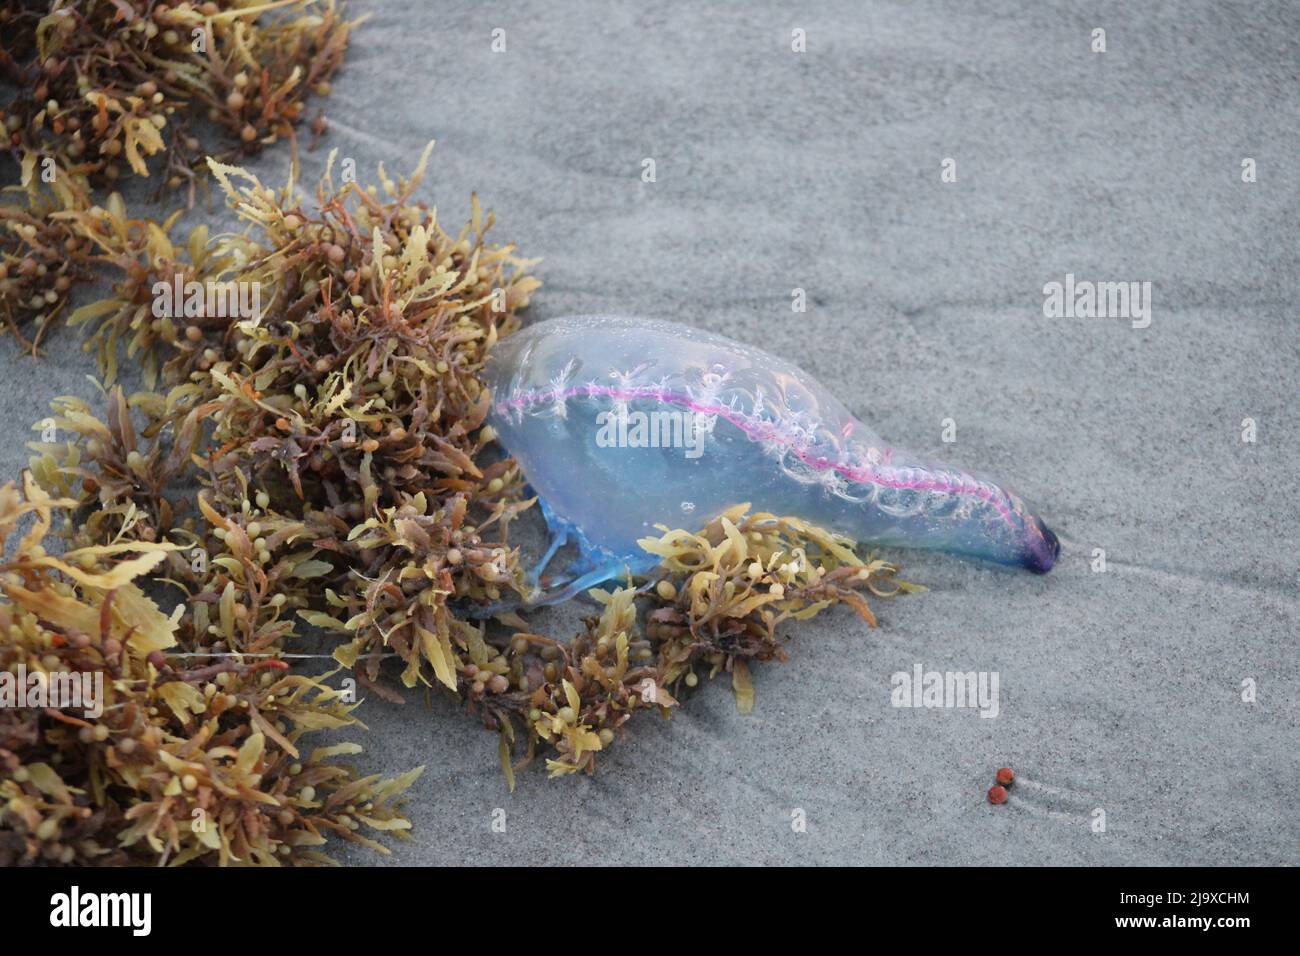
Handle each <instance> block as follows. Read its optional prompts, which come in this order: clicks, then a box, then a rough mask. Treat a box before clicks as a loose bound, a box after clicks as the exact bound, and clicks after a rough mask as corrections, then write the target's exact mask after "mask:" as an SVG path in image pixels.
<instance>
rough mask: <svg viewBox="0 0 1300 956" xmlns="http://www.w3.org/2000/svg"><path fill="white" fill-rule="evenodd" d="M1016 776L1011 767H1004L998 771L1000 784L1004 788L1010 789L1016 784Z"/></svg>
mask: <svg viewBox="0 0 1300 956" xmlns="http://www.w3.org/2000/svg"><path fill="white" fill-rule="evenodd" d="M1015 780H1016V774H1015V771H1013V770H1012V769H1011V768H1010V767H1003V768H1002V769H1000V770H999V771H998V783H1000V784H1002V786H1004V787H1009V786H1011V784H1013V783H1015Z"/></svg>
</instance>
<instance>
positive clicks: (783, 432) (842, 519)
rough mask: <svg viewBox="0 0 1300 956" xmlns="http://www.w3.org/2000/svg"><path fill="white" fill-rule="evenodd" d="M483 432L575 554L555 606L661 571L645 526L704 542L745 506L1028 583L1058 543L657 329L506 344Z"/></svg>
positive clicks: (823, 405)
mask: <svg viewBox="0 0 1300 956" xmlns="http://www.w3.org/2000/svg"><path fill="white" fill-rule="evenodd" d="M487 380H488V384H489V386H490V387H491V388H492V391H493V400H492V411H491V414H490V421H491V423H492V425H493V427H494V428H495V430H496V432H497V434H498V436H499V437H500V440H501V442H502V443H503V444H504V446H505V448H506V449H507V450H508V451H509V452H510V454H511V455H513V456H514V458H515V459H516V461H518V463H519V465H520V467H521V468H522V470H523V473H524V475H525V476H526V477H527V479H528V481H529V483H530V484H531V485H532V487H533V489H534V490H535V491H536V492H537V493H538V495H539V496H540V497H541V499H542V501H543V510H544V512H545V514H546V517H547V521H548V522H549V523H550V525H551V529H552V532H553V533H554V534H555V540H554V541H553V546H552V549H551V551H550V552H548V554H547V556H546V559H544V561H545V560H548V559H549V558H550V557H551V555H552V554H554V552H555V549H556V548H557V547H558V546H559V544H560V543H563V541H564V540H565V539H567V538H574V539H576V540H577V542H578V544H579V547H580V549H581V557H580V559H579V562H578V564H579V566H578V567H577V568H576V569H574V573H573V575H572V577H571V578H570V579H569V584H570V587H569V588H568V589H567V592H566V593H576V591H577V589H579V588H582V587H591V586H594V585H595V584H597V583H600V581H602V580H606V579H608V578H610V577H614V576H617V575H619V574H621V573H627V572H631V573H634V574H639V573H644V572H646V571H648V570H650V569H651V568H652V567H653V566H654V564H655V561H656V560H657V559H656V558H655V557H654V556H653V555H650V554H647V553H646V552H645V551H644V550H643V549H641V548H640V547H639V546H638V544H637V539H638V538H643V537H645V536H646V535H650V534H655V533H656V531H655V529H656V526H658V525H668V526H670V527H687V528H696V527H701V526H703V525H704V524H706V523H707V522H708V521H710V520H711V519H712V518H714V517H716V516H717V515H718V514H721V513H722V512H723V511H725V510H727V509H728V508H730V507H732V506H734V505H736V504H739V503H742V502H748V503H750V504H751V506H752V507H753V508H754V509H755V510H758V511H767V512H773V513H775V514H781V515H792V516H796V517H799V518H803V519H804V520H806V521H810V522H813V523H815V524H818V525H821V526H823V527H827V528H830V529H832V530H835V531H838V532H840V533H841V534H844V535H847V536H849V537H852V538H854V539H856V540H857V541H859V542H862V543H866V544H871V545H881V546H897V547H914V548H929V549H936V550H941V551H947V552H951V553H954V554H959V555H964V556H967V557H973V558H979V559H984V560H988V561H993V562H996V563H999V564H1004V565H1012V566H1018V567H1024V568H1027V569H1028V570H1031V571H1035V572H1038V573H1044V572H1046V571H1048V570H1050V569H1051V567H1052V565H1053V563H1054V562H1055V560H1056V557H1057V554H1058V553H1059V544H1058V543H1057V539H1056V536H1055V535H1054V534H1053V533H1052V532H1051V531H1049V530H1048V529H1047V527H1046V526H1045V525H1044V524H1043V522H1042V521H1041V520H1039V519H1038V518H1037V517H1036V516H1035V515H1033V514H1032V513H1031V512H1030V511H1029V509H1028V508H1027V507H1026V505H1025V504H1024V502H1023V501H1022V500H1021V499H1020V498H1019V497H1017V496H1016V495H1014V494H1012V493H1011V492H1009V491H1007V490H1005V489H1004V488H1002V487H1000V486H998V485H997V484H994V483H993V482H991V481H988V480H987V479H983V478H980V477H977V476H975V475H972V474H970V473H968V472H965V471H962V470H960V469H956V468H951V467H948V466H946V465H942V464H938V463H933V462H926V461H923V460H921V459H918V458H916V457H914V456H912V455H909V454H907V453H905V452H902V451H899V450H897V449H893V448H890V447H888V446H886V445H885V444H884V443H883V442H882V441H881V440H880V438H879V437H878V436H877V435H876V434H875V433H874V432H873V431H872V430H871V429H870V428H868V427H867V426H866V425H864V424H863V423H862V422H860V421H859V420H858V419H857V418H855V417H854V416H853V415H852V414H851V413H850V412H849V411H848V409H846V408H845V407H844V405H843V404H842V403H840V402H839V401H838V400H837V399H836V398H835V397H834V396H833V395H831V394H830V393H829V392H828V391H827V390H826V389H825V388H824V387H823V386H822V385H821V384H820V383H818V382H817V381H816V380H815V379H813V378H812V377H811V376H809V375H808V374H806V373H805V372H803V371H801V370H800V369H799V368H797V367H796V366H794V365H793V364H791V363H789V362H787V361H785V360H783V359H781V358H778V357H776V356H773V355H770V354H768V353H766V352H763V351H760V350H758V349H754V348H750V347H748V346H745V345H742V344H740V343H737V342H734V341H731V340H729V339H727V338H725V337H723V336H720V335H715V334H712V333H708V332H704V331H701V330H699V329H695V328H691V327H689V326H684V325H678V324H676V323H671V322H664V321H659V320H653V319H634V318H621V317H612V316H571V317H566V318H559V319H552V320H550V321H547V322H541V323H538V324H537V325H533V326H530V327H528V328H526V329H524V330H523V331H521V332H519V333H517V334H515V335H512V336H510V337H509V338H507V339H505V340H503V341H502V342H501V343H500V344H499V345H498V346H497V349H496V350H495V351H494V353H493V356H492V359H491V360H490V362H489V364H488V368H487Z"/></svg>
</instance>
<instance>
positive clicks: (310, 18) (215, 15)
mask: <svg viewBox="0 0 1300 956" xmlns="http://www.w3.org/2000/svg"><path fill="white" fill-rule="evenodd" d="M0 25H2V26H3V30H2V31H0V32H3V35H4V37H5V41H4V46H3V47H2V48H0V76H3V77H4V78H5V79H6V80H7V81H8V82H10V83H13V84H14V85H16V86H17V87H18V94H17V96H16V97H15V98H14V99H13V100H12V102H10V103H8V104H7V105H6V106H5V107H4V110H3V113H2V114H0V121H2V122H3V123H4V129H5V134H6V138H7V139H8V144H9V148H10V150H11V151H12V152H13V154H14V159H15V161H16V162H18V163H19V164H21V167H22V181H23V184H24V185H26V184H27V183H28V182H29V181H30V180H31V179H32V177H33V176H35V175H37V174H38V167H39V166H40V164H42V163H44V162H46V161H52V162H53V163H54V164H55V166H56V167H57V168H58V169H59V170H61V171H63V173H64V174H65V175H72V176H76V177H85V178H88V179H90V180H91V181H92V182H95V183H102V182H106V181H112V180H115V179H118V178H119V177H120V176H121V175H122V173H123V172H124V171H125V170H129V171H130V172H131V173H133V174H135V175H138V176H149V175H150V174H151V172H153V173H159V174H160V175H161V178H162V181H163V182H165V183H166V184H167V186H168V187H169V188H170V189H173V190H176V189H180V188H182V187H186V188H188V189H189V190H190V199H191V202H192V201H193V185H194V177H195V174H196V173H198V172H203V171H204V170H205V167H204V158H205V156H206V155H207V154H208V153H209V152H210V153H212V154H213V155H218V156H229V157H233V156H236V155H247V154H249V153H253V152H256V151H257V150H259V149H261V148H262V147H264V146H267V145H270V144H271V143H274V142H276V141H277V140H279V139H283V138H292V137H293V135H294V127H295V126H296V125H297V124H298V123H300V122H301V121H302V120H303V118H304V117H305V114H306V104H305V98H306V97H307V96H308V95H309V94H310V93H315V94H327V93H328V92H329V86H330V83H329V81H330V77H331V76H333V74H334V72H335V71H336V70H337V69H338V67H339V65H340V63H341V62H342V59H343V55H344V52H345V50H346V48H347V42H348V37H349V34H350V32H351V30H352V27H353V26H355V22H354V21H348V20H345V19H344V18H343V17H342V16H341V15H340V11H339V9H338V7H337V6H336V4H335V3H334V0H273V2H270V3H258V2H255V0H222V2H214V0H208V2H204V3H189V2H182V3H175V4H168V3H156V2H154V0H82V2H76V3H72V2H67V0H52V2H39V3H38V2H11V3H8V4H6V5H5V9H4V13H3V15H2V16H0ZM322 122H323V121H322ZM322 128H323V126H322V125H321V124H320V123H318V124H317V129H318V130H319V129H322ZM218 137H219V139H218Z"/></svg>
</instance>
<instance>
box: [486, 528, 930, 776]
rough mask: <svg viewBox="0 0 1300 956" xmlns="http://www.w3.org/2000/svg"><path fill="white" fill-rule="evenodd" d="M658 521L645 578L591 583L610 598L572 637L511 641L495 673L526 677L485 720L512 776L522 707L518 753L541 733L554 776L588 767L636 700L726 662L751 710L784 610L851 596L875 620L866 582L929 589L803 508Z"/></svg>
mask: <svg viewBox="0 0 1300 956" xmlns="http://www.w3.org/2000/svg"><path fill="white" fill-rule="evenodd" d="M660 530H662V531H663V532H664V533H663V535H662V536H661V537H658V538H645V539H643V540H642V541H641V546H642V547H643V548H644V549H645V550H647V551H649V552H651V553H652V554H656V555H659V556H660V557H661V558H662V559H663V563H662V564H661V565H660V569H659V572H657V574H656V579H655V580H654V581H652V582H650V583H648V584H647V585H646V587H644V588H641V589H635V588H632V587H626V588H620V589H618V590H615V591H614V592H612V593H609V592H604V591H593V592H590V593H591V595H592V597H594V598H595V599H596V600H598V601H600V602H601V603H603V604H604V605H605V608H604V611H603V613H601V615H600V616H599V617H593V618H590V619H588V620H587V622H586V629H585V630H584V631H583V632H582V633H580V634H578V635H577V636H576V637H575V638H574V639H573V640H572V641H570V642H568V643H567V644H561V643H557V642H555V641H552V640H549V639H547V638H545V637H543V636H541V635H537V634H532V633H528V632H526V631H525V632H518V633H515V634H514V635H513V637H512V639H511V641H510V643H509V644H508V645H505V646H504V650H503V658H504V668H505V670H504V671H502V668H501V666H500V665H499V666H498V668H497V669H496V671H493V672H492V673H493V674H494V675H495V673H496V672H498V671H499V672H502V673H504V674H506V675H507V679H508V680H509V681H510V682H511V683H512V684H513V685H515V686H516V687H518V690H517V691H516V692H515V693H513V694H510V695H507V696H505V697H501V698H497V699H496V700H494V701H493V711H492V715H493V716H494V717H495V721H494V722H489V725H490V726H491V725H492V724H493V723H496V724H499V726H500V729H501V733H502V743H501V758H502V763H503V767H504V768H505V771H506V775H507V777H508V778H510V779H511V781H512V782H513V769H516V768H513V767H512V766H511V765H510V762H509V756H508V754H509V753H510V745H511V744H512V742H513V741H514V738H515V731H514V727H513V724H512V722H511V719H510V718H511V717H512V716H514V717H516V718H522V719H523V721H524V723H525V725H526V726H527V727H528V730H529V736H528V739H527V745H526V751H527V752H526V755H525V759H524V760H523V761H522V763H527V762H528V760H530V759H532V758H533V756H534V755H535V753H536V752H537V749H538V746H539V745H542V746H548V747H549V750H550V751H551V752H553V754H554V756H552V757H549V758H548V759H547V761H546V765H547V767H548V769H549V770H550V771H551V774H552V776H563V775H565V774H569V773H575V772H577V771H579V770H586V771H588V772H591V771H592V770H593V769H594V767H595V754H596V753H597V752H599V751H601V750H604V749H606V748H607V747H608V746H609V745H610V744H612V743H613V742H614V740H615V737H616V735H617V733H619V732H621V728H622V727H623V725H624V724H625V723H626V722H627V721H628V720H629V719H630V718H631V716H632V714H633V713H634V712H635V711H637V710H644V711H652V710H658V711H660V712H661V713H667V712H668V710H669V709H670V708H672V707H675V706H677V704H678V700H677V698H678V696H680V695H681V694H683V693H684V692H685V691H684V688H685V689H686V690H689V689H690V688H693V687H695V686H697V685H698V684H699V677H700V675H701V674H704V675H705V676H706V677H707V678H709V679H711V678H713V677H716V676H717V675H718V674H720V673H723V672H726V673H729V674H730V675H731V682H732V686H733V688H734V689H735V694H736V705H737V707H738V708H739V709H740V710H741V711H742V712H748V711H749V710H750V709H751V708H752V707H753V703H754V687H753V682H752V680H751V677H750V670H749V664H750V662H751V661H767V660H785V657H786V652H785V648H784V645H783V644H782V642H781V640H780V638H779V637H778V635H777V628H778V627H779V626H780V625H782V624H784V623H786V622H787V621H795V620H807V619H808V618H811V617H814V616H815V615H817V614H819V613H820V612H821V611H823V610H825V609H826V608H828V607H831V606H834V605H837V604H847V605H848V606H850V607H852V608H853V609H854V610H855V611H856V612H857V613H858V614H859V615H860V616H861V617H862V618H863V620H865V621H866V622H867V623H868V624H869V625H870V626H872V627H875V626H876V618H875V616H874V615H873V614H872V612H871V609H870V607H869V606H868V604H867V601H866V599H865V597H864V596H863V592H868V593H871V594H874V595H876V596H877V597H890V596H892V595H894V594H897V593H900V592H905V591H916V590H920V589H919V588H918V587H917V586H916V585H913V584H909V583H907V582H904V581H901V580H899V579H898V578H896V577H895V573H896V570H897V569H896V568H895V567H894V566H893V565H891V564H888V563H887V562H885V561H881V560H871V561H864V560H863V559H862V558H860V557H859V556H858V555H857V553H856V552H855V551H854V549H853V542H852V541H850V540H848V539H847V538H844V537H842V536H839V535H836V534H834V533H832V532H829V531H825V530H823V529H821V528H818V527H816V526H814V525H810V524H808V523H806V522H803V521H800V520H799V519H797V518H782V517H777V516H776V515H771V514H766V513H762V512H759V513H755V514H750V513H749V505H747V504H741V505H737V506H736V507H735V508H733V509H731V510H730V511H728V512H727V513H726V514H723V515H721V516H719V517H718V518H716V519H715V520H713V521H712V522H710V523H709V524H708V525H707V526H706V527H705V528H704V529H702V530H701V531H699V532H697V533H692V532H688V531H684V530H681V529H677V530H669V529H668V528H666V527H664V528H661V529H660ZM638 601H640V603H641V604H642V605H643V606H642V607H641V608H640V612H641V613H640V614H639V613H638V606H637V605H638ZM641 618H643V619H644V628H642V627H641V625H640V623H639V620H640V619H641ZM520 623H522V622H520ZM472 676H473V677H474V679H475V680H476V681H477V680H482V677H481V676H480V675H479V674H478V673H475V674H473V675H472ZM489 679H491V678H489Z"/></svg>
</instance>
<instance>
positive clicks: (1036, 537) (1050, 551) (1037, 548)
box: [1025, 518, 1061, 574]
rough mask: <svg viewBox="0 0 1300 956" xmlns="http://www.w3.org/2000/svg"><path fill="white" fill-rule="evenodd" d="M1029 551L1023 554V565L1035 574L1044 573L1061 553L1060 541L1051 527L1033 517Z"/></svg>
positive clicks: (1050, 568)
mask: <svg viewBox="0 0 1300 956" xmlns="http://www.w3.org/2000/svg"><path fill="white" fill-rule="evenodd" d="M1030 537H1031V541H1030V545H1029V553H1028V554H1027V555H1026V556H1025V567H1026V568H1028V569H1029V570H1030V571H1033V572H1034V573H1035V574H1046V573H1047V572H1048V571H1050V570H1052V566H1053V565H1055V564H1056V559H1057V558H1058V557H1060V555H1061V542H1060V540H1058V539H1057V537H1056V535H1055V533H1053V531H1052V529H1051V528H1049V527H1047V525H1045V524H1043V522H1042V521H1041V520H1040V519H1038V518H1035V519H1034V527H1033V531H1031V533H1030Z"/></svg>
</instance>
